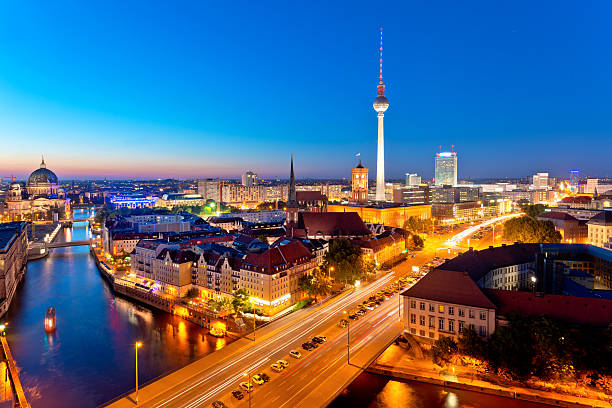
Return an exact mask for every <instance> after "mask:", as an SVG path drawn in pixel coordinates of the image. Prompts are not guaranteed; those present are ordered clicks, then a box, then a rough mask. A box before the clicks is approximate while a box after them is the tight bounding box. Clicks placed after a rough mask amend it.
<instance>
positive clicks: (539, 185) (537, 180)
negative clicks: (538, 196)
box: [531, 173, 548, 190]
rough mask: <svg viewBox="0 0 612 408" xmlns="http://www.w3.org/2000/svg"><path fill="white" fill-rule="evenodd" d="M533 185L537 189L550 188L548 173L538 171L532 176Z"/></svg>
mask: <svg viewBox="0 0 612 408" xmlns="http://www.w3.org/2000/svg"><path fill="white" fill-rule="evenodd" d="M531 180H532V181H531V185H532V186H533V188H535V189H536V190H543V189H547V188H548V173H536V174H534V175H533V176H532V177H531Z"/></svg>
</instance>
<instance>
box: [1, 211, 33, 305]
mask: <svg viewBox="0 0 612 408" xmlns="http://www.w3.org/2000/svg"><path fill="white" fill-rule="evenodd" d="M27 226H28V224H27V223H26V222H25V221H14V222H7V223H1V224H0V316H3V315H4V314H5V313H6V311H7V310H8V308H9V306H10V304H11V301H12V300H13V296H14V294H15V290H16V289H17V284H18V283H19V282H20V281H21V278H22V277H23V274H24V273H25V269H26V263H27V257H28V233H27Z"/></svg>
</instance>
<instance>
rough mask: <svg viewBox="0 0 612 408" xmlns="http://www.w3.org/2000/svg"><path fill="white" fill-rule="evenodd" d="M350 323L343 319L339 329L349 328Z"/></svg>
mask: <svg viewBox="0 0 612 408" xmlns="http://www.w3.org/2000/svg"><path fill="white" fill-rule="evenodd" d="M348 324H349V322H348V320H346V319H342V320H340V321H339V322H338V327H342V328H343V329H344V328H345V327H346V326H348Z"/></svg>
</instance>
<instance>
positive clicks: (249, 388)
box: [242, 373, 253, 408]
mask: <svg viewBox="0 0 612 408" xmlns="http://www.w3.org/2000/svg"><path fill="white" fill-rule="evenodd" d="M242 375H243V376H245V377H249V387H248V390H249V391H248V393H247V394H249V408H251V393H252V392H253V390H252V389H251V374H250V373H242Z"/></svg>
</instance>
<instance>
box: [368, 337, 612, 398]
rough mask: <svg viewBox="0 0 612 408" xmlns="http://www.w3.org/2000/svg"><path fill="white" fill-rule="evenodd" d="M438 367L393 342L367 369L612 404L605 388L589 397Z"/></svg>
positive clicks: (478, 388)
mask: <svg viewBox="0 0 612 408" xmlns="http://www.w3.org/2000/svg"><path fill="white" fill-rule="evenodd" d="M409 343H410V348H411V349H413V348H414V347H418V344H417V343H416V342H414V341H413V340H412V338H411V336H409ZM415 354H417V356H415ZM418 354H420V356H419V355H418ZM419 357H422V358H419ZM435 367H437V366H434V365H433V363H432V362H431V360H430V359H429V357H427V355H426V354H423V353H422V351H417V352H416V353H413V352H412V351H408V350H406V349H405V348H404V347H402V346H399V345H391V346H390V347H389V348H388V349H387V350H385V352H384V353H382V354H381V356H380V357H379V358H378V359H377V360H376V361H375V362H374V363H373V364H372V365H370V367H368V369H367V370H366V371H367V372H369V373H372V374H378V375H384V376H387V377H390V378H394V379H397V380H401V381H418V382H424V383H428V384H435V385H439V386H442V387H447V388H454V389H461V390H466V391H473V392H480V393H483V394H491V395H497V396H501V397H507V398H512V399H517V400H523V401H529V402H536V403H540V404H548V405H552V406H557V407H580V408H582V407H585V408H586V407H591V408H593V407H597V408H604V407H607V408H609V407H610V396H606V395H605V394H604V393H603V392H601V393H597V394H594V395H593V397H592V398H589V397H585V396H577V395H570V394H563V393H558V392H552V391H544V390H539V389H533V388H528V387H520V386H514V385H513V386H508V385H503V384H495V383H493V382H490V381H485V380H483V379H481V378H478V375H475V374H474V373H473V371H472V370H471V369H469V368H465V367H461V366H453V367H452V368H444V369H436V368H435ZM597 397H599V398H597Z"/></svg>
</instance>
